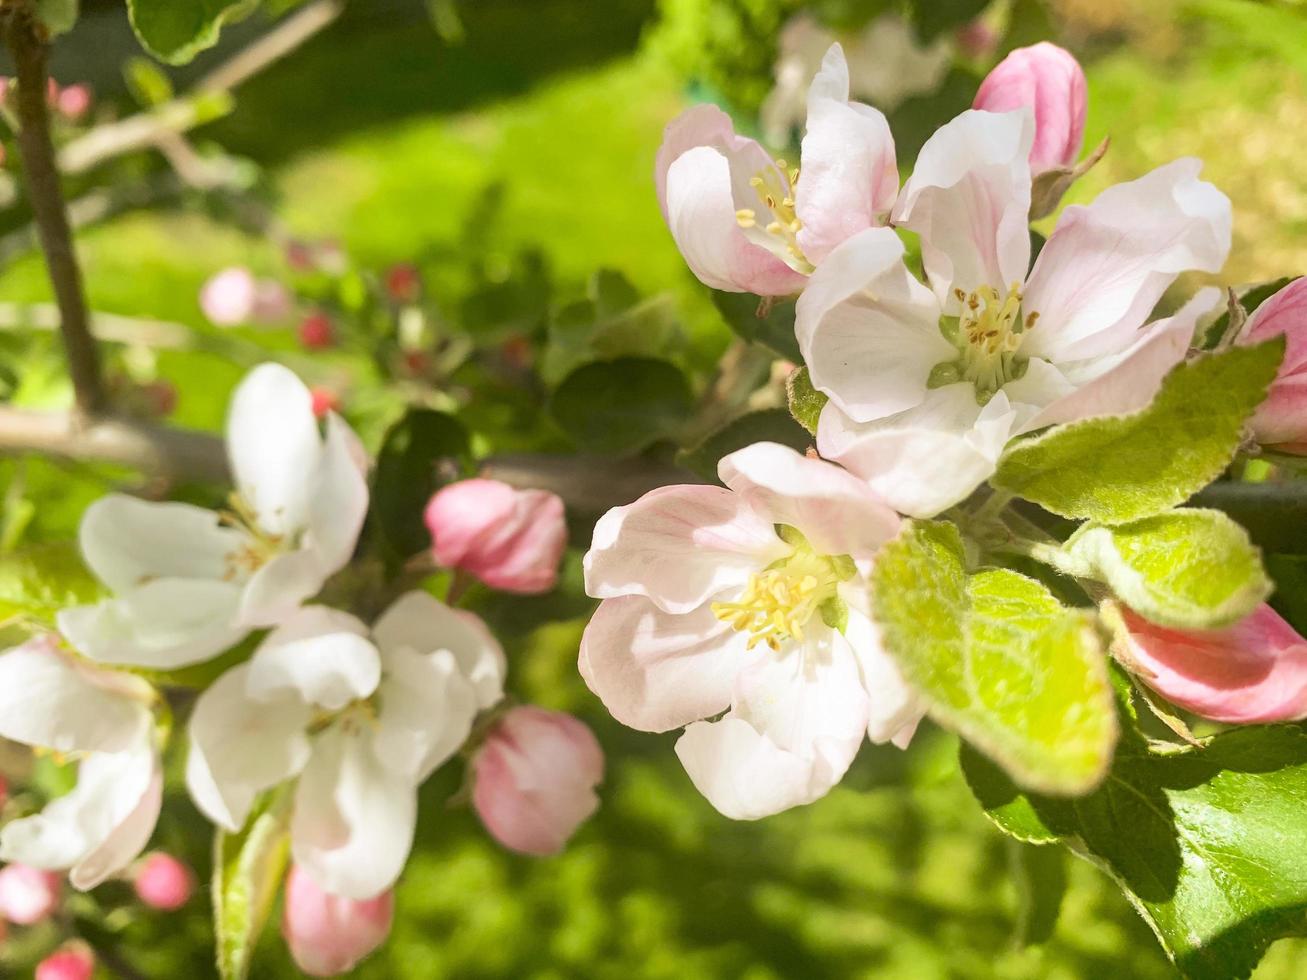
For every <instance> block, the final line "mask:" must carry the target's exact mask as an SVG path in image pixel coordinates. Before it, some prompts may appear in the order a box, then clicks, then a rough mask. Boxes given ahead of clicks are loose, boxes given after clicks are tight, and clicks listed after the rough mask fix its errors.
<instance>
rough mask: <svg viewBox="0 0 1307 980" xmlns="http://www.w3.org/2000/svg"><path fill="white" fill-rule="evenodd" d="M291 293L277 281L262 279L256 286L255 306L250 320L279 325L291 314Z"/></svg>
mask: <svg viewBox="0 0 1307 980" xmlns="http://www.w3.org/2000/svg"><path fill="white" fill-rule="evenodd" d="M292 309H293V303H292V301H291V295H290V292H289V291H288V290H287V289H286V287H285V286H283V285H282V284H281V283H279V282H277V280H275V279H260V280H258V281H257V282H256V283H255V284H254V306H253V308H252V309H251V310H250V319H251V320H254V321H255V322H256V323H277V322H279V321H281V320H285V319H286V318H287V317H288V316H290V314H291V310H292Z"/></svg>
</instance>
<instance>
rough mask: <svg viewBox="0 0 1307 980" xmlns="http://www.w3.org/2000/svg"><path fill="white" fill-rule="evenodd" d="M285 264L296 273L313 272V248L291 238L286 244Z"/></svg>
mask: <svg viewBox="0 0 1307 980" xmlns="http://www.w3.org/2000/svg"><path fill="white" fill-rule="evenodd" d="M284 254H285V256H286V264H287V265H288V266H290V267H291V268H292V269H294V270H295V271H296V272H312V271H313V265H314V262H313V248H312V246H310V245H309V244H308V243H307V242H302V241H300V240H299V239H298V238H292V239H291V240H290V241H288V242H287V243H286V248H285V253H284Z"/></svg>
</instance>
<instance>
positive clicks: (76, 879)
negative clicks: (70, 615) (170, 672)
mask: <svg viewBox="0 0 1307 980" xmlns="http://www.w3.org/2000/svg"><path fill="white" fill-rule="evenodd" d="M155 698H156V694H155V692H154V690H153V688H151V687H150V685H149V684H147V683H146V682H145V681H143V680H141V679H140V678H138V677H134V676H132V675H131V674H126V673H122V672H120V671H110V670H104V669H102V668H99V667H96V666H94V665H92V664H89V663H87V662H86V661H83V660H81V659H78V658H76V657H74V656H72V655H70V654H68V653H65V652H64V651H63V650H61V649H59V648H58V647H57V646H56V645H55V643H54V642H53V640H51V639H50V638H48V637H40V638H37V639H33V640H29V641H28V642H27V643H24V644H23V645H22V646H18V647H14V648H13V649H11V650H7V651H5V652H4V653H3V654H0V737H4V738H8V739H11V740H13V741H15V742H21V743H23V744H25V745H31V746H33V747H36V748H40V749H48V750H50V751H52V752H57V753H63V754H68V755H75V756H76V757H77V758H79V759H80V760H81V761H80V764H79V767H78V774H77V785H76V786H75V787H74V788H73V790H72V791H71V792H69V793H67V794H66V795H64V796H60V797H56V798H55V799H54V800H52V801H51V802H50V803H48V804H47V805H46V807H45V809H44V810H42V811H41V812H40V813H37V814H34V815H33V816H30V817H23V818H21V819H19V820H13V821H10V822H9V823H7V824H5V826H4V828H3V829H0V859H3V860H6V861H14V862H21V863H23V864H27V865H31V866H32V867H34V868H40V869H43V870H46V871H55V870H59V871H62V870H68V871H69V875H68V878H69V881H71V882H72V884H73V887H75V888H78V889H82V890H86V889H89V888H93V887H95V886H96V885H98V884H99V883H100V882H102V881H104V880H105V879H106V878H108V877H109V876H111V875H113V874H115V873H117V872H118V871H120V870H122V869H123V868H125V867H126V866H127V865H129V864H130V863H131V862H132V861H133V860H135V859H136V855H138V854H139V853H140V852H141V849H142V848H143V847H145V844H146V842H147V841H148V840H149V839H150V834H151V833H153V831H154V823H155V820H157V819H158V816H159V806H160V803H161V802H162V797H163V775H162V771H161V769H160V763H159V752H158V748H157V747H156V744H155V734H154V716H153V713H152V705H153V703H154V700H155Z"/></svg>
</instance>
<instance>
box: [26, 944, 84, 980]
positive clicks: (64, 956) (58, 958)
mask: <svg viewBox="0 0 1307 980" xmlns="http://www.w3.org/2000/svg"><path fill="white" fill-rule="evenodd" d="M94 973H95V955H94V954H93V953H92V952H91V951H90V949H88V948H87V947H86V945H85V944H84V943H74V944H69V945H67V946H65V947H64V948H63V949H60V950H56V951H55V952H53V953H51V954H50V955H49V956H47V957H46V958H45V959H43V960H42V961H41V962H40V963H38V964H37V965H36V980H91V977H92V976H93V975H94Z"/></svg>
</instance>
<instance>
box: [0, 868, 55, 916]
mask: <svg viewBox="0 0 1307 980" xmlns="http://www.w3.org/2000/svg"><path fill="white" fill-rule="evenodd" d="M59 884H60V883H59V876H58V875H57V874H54V873H53V872H51V871H41V870H40V869H38V868H31V867H28V866H27V865H25V864H10V865H7V866H6V867H5V868H4V869H3V870H0V915H2V916H4V917H5V918H6V919H8V920H9V921H10V922H13V923H16V924H18V925H20V926H30V925H34V924H35V923H37V922H40V921H41V920H42V919H44V918H46V917H47V916H48V915H50V913H51V912H53V911H54V910H55V908H56V906H58V904H59Z"/></svg>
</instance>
